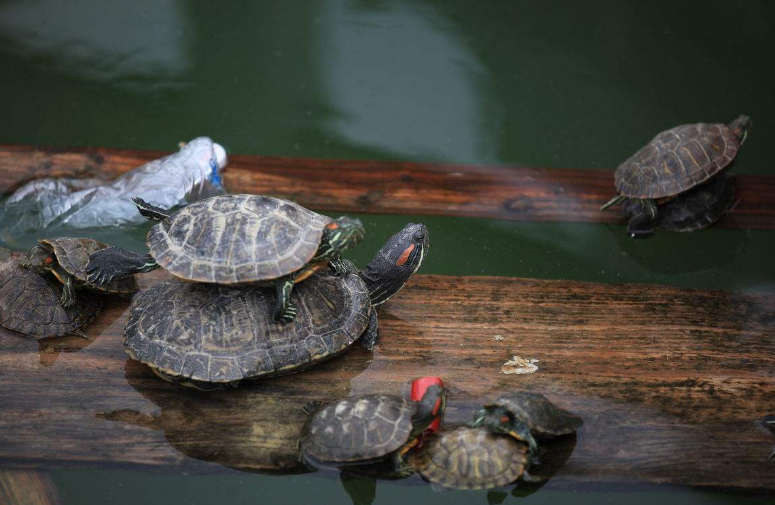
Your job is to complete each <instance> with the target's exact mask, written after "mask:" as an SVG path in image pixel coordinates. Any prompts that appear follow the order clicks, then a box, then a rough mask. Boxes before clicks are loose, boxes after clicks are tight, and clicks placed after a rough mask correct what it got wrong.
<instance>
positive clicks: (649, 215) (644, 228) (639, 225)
mask: <svg viewBox="0 0 775 505" xmlns="http://www.w3.org/2000/svg"><path fill="white" fill-rule="evenodd" d="M639 203H640V205H638V206H633V207H634V208H633V207H630V208H632V212H633V216H632V218H631V219H630V222H629V224H628V225H627V233H629V234H630V236H632V237H645V236H648V235H651V234H652V233H654V228H655V226H656V222H657V204H656V202H655V201H654V200H652V199H650V198H647V199H644V200H640V202H639Z"/></svg>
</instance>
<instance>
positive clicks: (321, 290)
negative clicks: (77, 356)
mask: <svg viewBox="0 0 775 505" xmlns="http://www.w3.org/2000/svg"><path fill="white" fill-rule="evenodd" d="M427 248H428V232H427V230H426V228H425V226H424V225H422V224H409V225H407V226H406V227H405V228H404V229H403V230H402V231H400V232H399V233H397V234H396V235H394V236H393V237H391V238H390V239H389V240H388V242H387V243H386V244H385V246H384V247H382V249H380V251H379V252H378V253H377V254H376V256H375V257H374V259H373V260H372V261H371V263H370V264H369V266H368V267H367V268H366V270H365V271H364V272H357V271H355V268H354V266H352V264H351V263H349V262H347V263H345V268H346V270H347V272H348V273H347V274H345V275H343V276H339V275H336V274H335V273H333V272H331V271H329V270H324V271H321V272H318V273H317V274H315V275H313V276H311V277H310V279H309V280H307V281H306V282H304V283H302V284H300V285H299V286H298V287H297V288H296V289H294V290H293V294H292V295H291V296H292V299H293V302H294V304H295V305H296V306H297V307H299V312H298V315H297V317H296V319H295V320H294V321H292V322H290V323H288V324H283V325H277V324H272V320H271V318H270V317H269V310H268V308H269V307H271V306H272V305H273V304H274V303H275V294H274V292H273V291H272V290H270V289H266V288H262V287H260V286H255V285H248V286H223V285H213V284H201V283H186V282H180V281H178V280H172V281H166V282H161V283H159V284H157V285H155V286H153V287H152V288H150V289H148V290H145V291H142V292H140V293H138V294H137V295H135V297H134V299H133V300H132V306H131V308H130V311H129V320H128V322H127V325H126V329H125V330H124V346H125V347H126V351H127V353H128V354H129V355H130V356H131V357H132V358H133V359H136V360H138V361H141V362H142V363H146V364H148V365H149V366H150V367H151V368H152V369H153V370H154V371H155V372H156V373H157V374H158V375H160V376H161V377H162V378H165V379H167V380H172V381H177V382H182V383H184V384H186V385H192V386H194V387H198V388H200V389H216V388H219V387H223V386H225V385H229V384H231V385H236V384H237V383H238V382H239V381H240V380H242V379H248V378H257V377H268V376H274V375H283V374H288V373H292V372H296V371H298V370H301V369H304V368H308V367H311V366H313V365H315V364H317V363H320V362H322V361H324V360H327V359H330V358H332V357H334V356H336V355H338V354H340V353H342V352H344V351H345V350H347V348H348V347H350V346H351V345H352V344H353V343H354V342H355V341H357V340H358V339H359V338H360V341H361V343H362V345H363V346H365V347H366V348H369V349H371V348H373V347H374V346H375V345H376V342H377V339H378V336H379V331H378V328H377V313H376V310H375V309H374V307H375V306H377V305H379V304H381V303H383V302H385V301H386V300H388V299H389V298H390V297H391V296H392V295H394V294H395V293H396V292H398V290H399V289H401V287H402V286H403V285H404V283H405V282H406V281H407V280H408V279H409V277H410V276H411V275H412V274H413V273H414V272H415V271H416V270H417V268H419V266H420V263H421V262H422V260H423V258H424V256H425V251H426V250H427Z"/></svg>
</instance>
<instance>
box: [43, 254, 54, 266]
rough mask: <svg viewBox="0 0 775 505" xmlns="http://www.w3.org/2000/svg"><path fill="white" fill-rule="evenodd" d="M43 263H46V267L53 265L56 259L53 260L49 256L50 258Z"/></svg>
mask: <svg viewBox="0 0 775 505" xmlns="http://www.w3.org/2000/svg"><path fill="white" fill-rule="evenodd" d="M43 262H44V263H46V265H50V264H51V263H53V262H54V258H52V257H51V256H49V257H48V258H46V259H45V260H43Z"/></svg>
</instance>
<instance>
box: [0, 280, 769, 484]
mask: <svg viewBox="0 0 775 505" xmlns="http://www.w3.org/2000/svg"><path fill="white" fill-rule="evenodd" d="M163 275H164V274H161V273H158V272H155V273H153V274H149V275H147V276H145V278H144V281H143V282H144V284H145V285H146V286H147V285H149V284H150V283H153V282H156V281H158V279H160V278H163ZM126 310H127V302H126V301H121V300H112V301H110V302H109V303H108V304H107V307H106V309H105V312H104V313H103V314H102V315H101V316H100V317H99V318H98V319H97V321H96V322H95V323H94V324H93V325H92V326H91V327H90V328H89V329H88V333H89V334H90V335H91V337H92V339H91V340H90V341H84V340H83V339H79V338H77V337H65V338H59V339H47V340H43V341H35V340H31V339H29V338H26V337H23V336H19V335H16V334H13V333H11V332H8V331H0V405H2V408H0V467H6V468H8V467H10V468H29V469H37V468H50V467H70V466H75V467H87V468H94V467H100V468H103V467H135V468H143V469H150V470H155V471H163V472H166V471H172V472H181V471H186V472H209V471H218V469H222V468H223V467H222V466H219V465H223V466H227V467H233V468H238V469H242V470H247V471H261V472H303V471H306V470H305V469H304V468H303V467H301V466H300V465H299V464H298V462H297V460H296V458H297V453H296V448H295V441H296V439H297V437H298V434H299V430H300V429H301V425H302V423H303V422H304V415H303V414H302V412H301V406H302V405H304V404H305V403H306V402H308V401H310V400H317V399H327V398H331V397H338V396H344V395H348V394H360V393H366V392H379V391H385V392H394V393H395V392H401V391H403V392H404V393H406V392H407V391H408V382H409V381H410V380H411V379H414V378H416V377H419V376H422V375H438V376H440V377H442V378H443V379H444V381H445V383H446V384H447V386H448V387H449V399H448V404H449V409H448V415H447V422H465V421H467V420H469V419H470V417H471V415H472V413H473V411H474V409H475V408H476V407H477V406H478V405H481V404H482V402H483V401H485V400H486V399H488V398H492V397H493V396H494V395H496V394H498V393H500V392H502V391H507V390H510V389H513V388H525V389H529V390H533V391H539V392H543V393H545V394H546V395H548V396H549V397H551V398H552V399H554V400H555V401H556V402H558V403H559V404H561V405H562V406H564V407H566V408H569V409H571V410H572V411H574V412H577V413H578V414H580V415H581V416H582V417H583V418H584V423H585V424H584V427H583V428H582V429H581V430H580V432H579V433H578V436H577V437H576V438H575V439H573V438H572V439H569V440H564V441H559V442H557V443H555V444H554V445H553V446H552V448H551V449H550V451H549V453H548V454H546V455H545V456H544V461H545V463H544V465H542V466H541V467H539V468H538V469H537V471H536V472H535V473H537V474H538V475H540V476H543V477H544V478H546V477H548V476H551V475H552V474H554V475H553V477H552V479H551V482H550V485H552V486H560V487H571V488H572V487H574V486H579V485H586V484H597V483H601V482H603V483H611V482H628V483H670V484H683V485H694V486H722V485H723V486H730V487H733V488H737V489H749V490H750V489H766V490H768V492H773V491H775V473H773V471H772V470H773V463H772V462H768V461H767V458H768V456H769V454H770V453H771V452H772V446H773V444H775V436H773V434H772V433H770V432H768V431H767V430H764V429H761V427H760V426H759V425H757V419H759V418H761V417H762V416H763V415H765V414H767V413H770V411H771V410H773V409H775V407H773V404H772V399H773V397H775V396H774V395H775V325H774V324H773V321H775V295H770V294H737V293H729V292H722V291H706V290H696V289H678V288H670V287H659V286H640V285H604V284H591V283H579V282H566V281H540V280H527V279H510V278H491V277H445V276H425V275H420V276H417V277H416V278H415V279H413V280H412V281H411V282H410V286H408V287H407V288H406V289H404V290H403V291H402V292H401V294H400V295H399V296H398V297H396V298H395V299H393V300H391V301H390V302H388V303H387V304H386V305H385V306H384V307H383V308H382V309H381V311H380V326H381V329H382V340H381V344H380V346H379V348H378V349H377V350H376V351H375V352H374V353H369V352H367V351H365V350H363V349H361V348H360V347H358V346H356V347H354V348H353V349H352V350H351V351H350V352H348V353H347V354H345V355H344V356H342V357H340V358H337V359H335V360H332V361H330V362H328V363H326V364H324V365H322V366H320V367H317V368H314V369H312V370H309V371H307V372H303V373H299V374H297V375H293V376H288V377H280V378H275V379H269V380H264V381H256V382H254V383H252V384H250V385H247V386H243V387H240V388H238V389H235V390H230V391H223V392H217V393H202V392H198V391H194V390H191V389H188V388H183V387H181V386H175V385H172V384H168V383H165V382H163V381H161V380H159V379H158V378H156V377H155V376H154V375H153V374H152V373H151V372H150V371H149V370H148V369H147V368H146V367H144V366H142V365H140V364H138V363H136V362H133V361H130V360H128V359H127V357H126V355H125V354H124V353H123V351H122V349H121V344H120V333H121V330H122V328H123V325H124V323H125V319H126ZM495 335H502V336H503V340H502V341H501V340H494V337H495ZM514 354H516V355H519V356H522V357H527V358H537V359H539V360H540V362H539V365H540V369H539V371H538V372H537V373H534V374H531V375H521V376H520V375H516V376H515V375H509V376H507V375H502V374H500V373H499V370H500V366H501V364H502V363H504V362H505V361H506V360H507V359H508V358H509V357H510V356H512V355H514ZM574 445H575V447H574ZM566 460H567V461H566ZM203 461H204V462H207V463H203ZM563 462H564V465H563V464H562V463H563Z"/></svg>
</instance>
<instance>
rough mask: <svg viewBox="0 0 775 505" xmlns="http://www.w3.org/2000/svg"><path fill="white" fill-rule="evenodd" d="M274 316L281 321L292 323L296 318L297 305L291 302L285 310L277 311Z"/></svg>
mask: <svg viewBox="0 0 775 505" xmlns="http://www.w3.org/2000/svg"><path fill="white" fill-rule="evenodd" d="M274 318H275V319H276V320H277V321H279V322H281V323H292V322H293V320H294V319H296V306H295V305H293V304H290V303H289V304H288V306H287V307H286V308H285V310H283V311H282V312H278V313H276V314H275V317H274Z"/></svg>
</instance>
